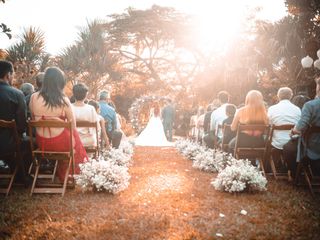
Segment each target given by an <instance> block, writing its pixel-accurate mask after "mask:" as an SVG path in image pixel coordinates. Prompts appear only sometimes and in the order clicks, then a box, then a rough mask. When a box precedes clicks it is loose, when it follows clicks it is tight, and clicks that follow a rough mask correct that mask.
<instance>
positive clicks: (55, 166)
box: [51, 160, 58, 182]
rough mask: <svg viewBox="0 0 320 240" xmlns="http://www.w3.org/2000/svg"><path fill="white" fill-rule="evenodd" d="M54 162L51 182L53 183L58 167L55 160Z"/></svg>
mask: <svg viewBox="0 0 320 240" xmlns="http://www.w3.org/2000/svg"><path fill="white" fill-rule="evenodd" d="M55 161H56V162H55V164H54V169H53V173H52V179H51V180H52V182H54V178H55V176H56V172H57V167H58V161H57V160H55Z"/></svg>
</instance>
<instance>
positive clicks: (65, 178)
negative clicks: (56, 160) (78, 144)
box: [62, 158, 73, 197]
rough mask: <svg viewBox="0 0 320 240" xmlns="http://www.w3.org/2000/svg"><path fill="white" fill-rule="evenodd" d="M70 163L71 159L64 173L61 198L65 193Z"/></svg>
mask: <svg viewBox="0 0 320 240" xmlns="http://www.w3.org/2000/svg"><path fill="white" fill-rule="evenodd" d="M71 162H72V158H70V159H69V163H68V168H67V170H66V173H65V176H64V181H63V189H62V197H63V196H64V194H65V192H66V188H67V183H68V178H69V171H70V166H71ZM72 176H73V175H72Z"/></svg>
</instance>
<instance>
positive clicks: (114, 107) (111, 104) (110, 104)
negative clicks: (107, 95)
mask: <svg viewBox="0 0 320 240" xmlns="http://www.w3.org/2000/svg"><path fill="white" fill-rule="evenodd" d="M108 105H109V106H110V107H112V108H113V109H114V110H115V111H116V105H115V104H114V103H113V102H112V101H109V102H108Z"/></svg>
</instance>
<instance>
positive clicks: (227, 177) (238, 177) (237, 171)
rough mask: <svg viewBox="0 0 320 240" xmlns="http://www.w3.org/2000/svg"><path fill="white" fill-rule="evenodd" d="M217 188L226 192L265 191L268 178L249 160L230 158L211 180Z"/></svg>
mask: <svg viewBox="0 0 320 240" xmlns="http://www.w3.org/2000/svg"><path fill="white" fill-rule="evenodd" d="M211 184H212V185H213V186H214V188H215V189H216V190H220V191H226V192H230V193H232V192H243V191H245V190H249V191H265V190H267V188H266V185H267V179H266V178H265V177H264V176H263V175H262V172H261V171H259V169H258V168H257V167H255V166H253V165H252V164H251V162H250V161H248V160H242V159H240V160H238V159H235V158H230V159H229V161H228V165H227V166H226V167H225V168H224V169H223V170H222V171H220V172H219V173H218V176H217V177H216V178H215V179H214V180H213V181H212V182H211Z"/></svg>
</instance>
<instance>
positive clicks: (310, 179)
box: [295, 126, 320, 197]
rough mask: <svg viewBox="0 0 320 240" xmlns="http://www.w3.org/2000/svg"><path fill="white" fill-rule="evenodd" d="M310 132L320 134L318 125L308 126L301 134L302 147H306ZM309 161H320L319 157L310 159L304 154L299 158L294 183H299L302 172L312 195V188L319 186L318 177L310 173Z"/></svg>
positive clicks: (319, 179)
mask: <svg viewBox="0 0 320 240" xmlns="http://www.w3.org/2000/svg"><path fill="white" fill-rule="evenodd" d="M312 134H320V126H311V127H309V128H308V130H307V131H306V132H305V134H303V136H302V139H303V142H304V146H303V148H305V149H308V146H309V140H310V137H311V135H312ZM319 146H320V145H319ZM311 161H318V162H320V159H316V160H311V159H310V158H309V157H308V156H306V155H305V156H304V157H303V158H302V159H300V162H299V163H298V166H297V171H296V178H295V184H296V185H299V182H300V177H301V175H302V173H303V176H304V179H305V181H306V183H307V185H308V188H309V190H310V193H311V195H312V196H313V197H314V188H313V187H319V186H320V178H319V176H314V174H313V173H312V170H311Z"/></svg>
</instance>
